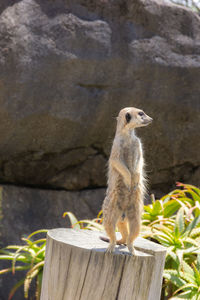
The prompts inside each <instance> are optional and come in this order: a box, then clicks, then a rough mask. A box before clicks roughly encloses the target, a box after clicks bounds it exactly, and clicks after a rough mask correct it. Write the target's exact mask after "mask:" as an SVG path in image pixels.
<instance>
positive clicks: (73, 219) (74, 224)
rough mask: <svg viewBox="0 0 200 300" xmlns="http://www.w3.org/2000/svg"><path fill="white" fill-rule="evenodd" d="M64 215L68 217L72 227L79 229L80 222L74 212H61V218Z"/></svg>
mask: <svg viewBox="0 0 200 300" xmlns="http://www.w3.org/2000/svg"><path fill="white" fill-rule="evenodd" d="M66 216H68V217H69V219H70V222H71V226H72V228H73V229H81V227H80V224H79V222H78V220H77V218H76V217H75V215H74V214H72V213H71V212H65V213H64V214H63V218H65V217H66Z"/></svg>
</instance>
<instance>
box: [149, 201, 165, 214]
mask: <svg viewBox="0 0 200 300" xmlns="http://www.w3.org/2000/svg"><path fill="white" fill-rule="evenodd" d="M151 214H152V215H153V216H158V215H161V214H162V204H161V201H160V200H156V201H155V202H154V204H153V208H152V211H151Z"/></svg>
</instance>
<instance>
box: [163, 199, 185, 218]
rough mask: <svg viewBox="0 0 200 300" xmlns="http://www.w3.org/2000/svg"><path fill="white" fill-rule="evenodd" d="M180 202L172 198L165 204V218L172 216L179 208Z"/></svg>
mask: <svg viewBox="0 0 200 300" xmlns="http://www.w3.org/2000/svg"><path fill="white" fill-rule="evenodd" d="M180 206H181V205H180V203H179V202H178V201H177V200H170V201H168V202H166V203H164V204H163V215H164V217H165V218H168V217H171V216H172V215H173V214H174V213H175V212H176V211H177V210H178V209H179V208H180Z"/></svg>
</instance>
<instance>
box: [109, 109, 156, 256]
mask: <svg viewBox="0 0 200 300" xmlns="http://www.w3.org/2000/svg"><path fill="white" fill-rule="evenodd" d="M152 120H153V119H152V118H150V117H149V116H147V115H146V114H145V113H144V112H143V111H142V110H140V109H137V108H134V107H126V108H124V109H122V110H121V111H120V112H119V115H118V117H117V129H116V134H115V138H114V141H113V145H112V149H111V154H110V158H109V168H108V188H107V191H106V197H105V199H104V202H103V218H104V227H105V231H106V233H107V235H108V237H109V241H110V244H109V246H108V249H107V252H113V250H114V248H115V245H116V244H127V247H128V249H129V251H130V253H131V254H134V247H133V241H134V240H135V239H136V237H137V236H138V235H139V232H140V222H141V213H142V207H143V197H144V193H145V178H144V171H143V165H144V159H143V151H142V144H141V141H140V139H139V138H138V137H137V136H136V135H135V128H137V127H142V126H147V125H148V124H150V123H151V122H152ZM116 226H117V227H118V230H119V231H120V233H121V236H122V238H121V239H120V240H119V241H116V236H115V227H116Z"/></svg>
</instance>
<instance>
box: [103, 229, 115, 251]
mask: <svg viewBox="0 0 200 300" xmlns="http://www.w3.org/2000/svg"><path fill="white" fill-rule="evenodd" d="M104 227H105V230H106V233H107V235H108V237H109V242H110V244H109V246H108V248H107V250H106V252H108V253H111V252H113V251H114V249H115V246H116V236H115V227H114V228H113V224H107V225H105V224H104Z"/></svg>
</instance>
